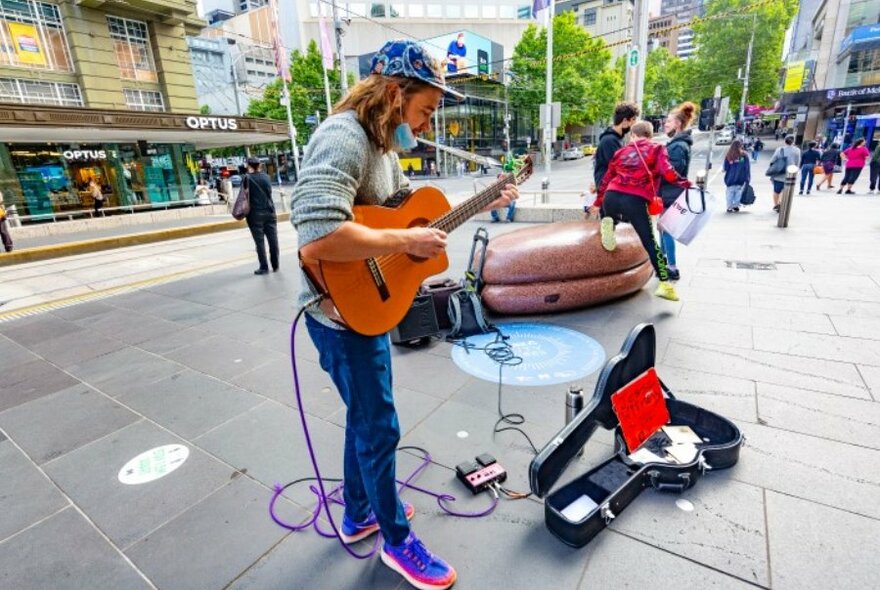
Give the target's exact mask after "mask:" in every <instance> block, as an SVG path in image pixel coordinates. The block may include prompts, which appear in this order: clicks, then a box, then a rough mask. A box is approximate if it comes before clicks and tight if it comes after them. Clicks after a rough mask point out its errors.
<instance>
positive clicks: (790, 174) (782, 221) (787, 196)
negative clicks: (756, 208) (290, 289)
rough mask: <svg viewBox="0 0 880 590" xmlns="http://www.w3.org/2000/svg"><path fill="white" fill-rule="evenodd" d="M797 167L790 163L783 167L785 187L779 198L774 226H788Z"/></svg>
mask: <svg viewBox="0 0 880 590" xmlns="http://www.w3.org/2000/svg"><path fill="white" fill-rule="evenodd" d="M797 173H798V167H797V166H795V165H793V164H792V165H791V166H789V167H788V168H786V169H785V188H784V189H782V195H781V196H780V198H779V217H778V219H777V221H776V227H788V218H789V216H790V215H791V206H792V203H794V183H795V180H796V179H797Z"/></svg>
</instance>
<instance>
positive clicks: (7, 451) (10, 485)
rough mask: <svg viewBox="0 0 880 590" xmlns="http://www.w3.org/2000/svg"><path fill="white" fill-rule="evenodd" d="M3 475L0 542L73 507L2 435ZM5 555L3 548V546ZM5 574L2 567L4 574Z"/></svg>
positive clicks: (0, 549)
mask: <svg viewBox="0 0 880 590" xmlns="http://www.w3.org/2000/svg"><path fill="white" fill-rule="evenodd" d="M0 473H3V477H0V541H2V540H3V539H5V538H6V537H8V536H10V535H12V534H15V533H17V532H18V531H20V530H22V529H23V528H25V527H27V526H30V525H32V524H33V523H35V522H37V521H38V520H40V519H43V518H46V517H47V516H49V515H50V514H53V513H55V512H58V511H59V510H61V509H62V508H64V507H65V506H67V505H68V504H69V502H68V501H67V500H66V499H65V498H64V496H63V495H62V494H61V492H59V491H58V489H57V488H55V486H54V485H52V482H51V481H49V480H48V479H46V476H45V475H43V474H42V473H40V471H39V470H38V469H37V468H36V467H35V466H34V464H33V463H31V461H29V460H28V458H27V457H25V456H24V455H23V454H22V453H21V451H19V450H18V449H17V448H15V445H13V444H12V443H11V442H10V441H9V440H7V439H6V437H4V436H3V435H2V433H0ZM2 554H3V544H2V543H0V555H2ZM0 561H2V557H0ZM3 571H4V570H3V568H2V567H0V572H3ZM0 581H2V574H0Z"/></svg>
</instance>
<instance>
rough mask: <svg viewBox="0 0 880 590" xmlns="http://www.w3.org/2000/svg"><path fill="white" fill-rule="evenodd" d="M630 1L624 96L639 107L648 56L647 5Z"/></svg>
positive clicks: (639, 1)
mask: <svg viewBox="0 0 880 590" xmlns="http://www.w3.org/2000/svg"><path fill="white" fill-rule="evenodd" d="M632 3H633V12H632V23H633V36H632V44H631V45H630V49H629V51H628V52H627V55H626V75H625V80H624V81H625V83H626V90H625V92H624V97H625V98H626V100H627V101H629V102H633V103H635V104H637V105H639V108H641V106H642V99H643V97H644V93H645V60H646V59H647V58H648V56H647V48H648V10H647V8H648V7H647V2H645V1H644V0H632Z"/></svg>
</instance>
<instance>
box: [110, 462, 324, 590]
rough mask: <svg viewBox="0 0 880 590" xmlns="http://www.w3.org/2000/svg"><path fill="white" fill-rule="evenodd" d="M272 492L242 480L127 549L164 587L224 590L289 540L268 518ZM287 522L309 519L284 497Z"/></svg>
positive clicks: (279, 505) (282, 513)
mask: <svg viewBox="0 0 880 590" xmlns="http://www.w3.org/2000/svg"><path fill="white" fill-rule="evenodd" d="M271 497H272V491H271V490H269V489H266V488H265V487H263V486H260V485H259V484H257V483H254V482H253V481H252V480H250V479H249V478H247V477H239V478H237V479H236V480H234V481H232V482H230V483H229V484H228V485H226V486H225V487H224V488H222V489H220V490H218V491H217V492H215V493H214V494H212V495H210V496H208V497H207V498H205V499H204V500H202V501H201V502H199V503H198V504H196V505H195V506H193V507H191V508H190V509H189V510H187V511H186V512H184V513H183V514H181V515H179V516H178V517H177V518H175V519H174V520H172V521H171V522H169V523H168V524H166V525H164V526H163V527H162V528H160V529H158V530H156V531H154V532H152V533H150V535H148V536H147V537H145V538H144V539H142V540H141V541H139V542H138V543H137V544H135V545H133V546H131V547H130V548H129V549H128V550H126V554H127V555H128V556H129V557H130V558H131V560H132V561H133V562H134V563H135V564H136V565H137V566H138V567H139V568H140V569H141V570H142V571H143V572H144V573H146V574H147V576H148V577H149V578H150V580H151V581H152V582H153V583H154V584H156V586H158V587H159V588H174V589H175V590H188V589H192V590H204V589H206V588H225V587H226V586H227V584H229V583H230V582H231V581H232V580H234V579H235V578H236V577H238V575H239V574H240V573H241V572H242V571H244V570H245V569H247V568H248V567H249V566H250V565H251V564H253V563H255V562H256V561H257V560H259V559H260V558H261V557H262V556H263V555H264V554H265V553H267V552H269V550H270V549H272V547H274V546H275V545H276V544H277V543H278V542H279V541H280V540H281V539H282V538H283V537H284V536H285V535H287V534H288V531H287V530H286V529H283V528H281V527H280V526H278V525H277V524H275V522H273V521H272V519H271V518H269V515H268V514H267V507H268V505H269V501H270V499H271ZM276 509H277V512H276V514H278V515H279V517H280V518H283V519H284V520H285V521H291V522H296V521H298V520H301V519H304V518H306V517H308V513H307V512H306V511H305V510H303V509H302V508H296V507H295V506H293V505H292V504H290V503H289V502H287V501H286V500H284V499H283V498H281V499H279V501H278V502H276Z"/></svg>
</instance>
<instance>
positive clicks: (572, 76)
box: [510, 12, 622, 126]
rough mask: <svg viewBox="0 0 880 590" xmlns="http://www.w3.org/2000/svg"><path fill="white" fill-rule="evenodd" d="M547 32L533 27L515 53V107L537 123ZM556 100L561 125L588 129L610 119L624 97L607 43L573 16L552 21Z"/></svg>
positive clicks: (512, 90) (512, 92)
mask: <svg viewBox="0 0 880 590" xmlns="http://www.w3.org/2000/svg"><path fill="white" fill-rule="evenodd" d="M546 54H547V31H546V30H545V29H544V28H541V29H540V30H539V29H538V27H537V25H535V24H534V23H533V24H530V25H529V26H528V28H526V30H525V31H524V32H523V35H522V38H521V39H520V41H519V43H517V45H516V47H515V48H514V50H513V60H512V64H511V68H510V71H511V74H512V76H513V81H512V84H511V86H510V102H511V104H512V105H513V107H514V108H516V109H517V110H520V111H525V112H527V113H530V114H531V118H532V121H533V123H534V124H535V126H537V124H538V112H539V111H538V107H539V105H541V104H543V103H544V98H545V87H546V86H545V85H546V83H547V82H546V81H547V68H546V59H545V58H546ZM553 55H554V56H555V57H556V58H557V59H554V61H553V100H554V101H558V102H561V103H562V125H563V126H567V125H585V124H588V123H594V122H596V121H599V120H602V119H605V118H607V117H608V116H609V115H610V113H611V111H612V110H613V109H614V102H615V101H616V100H617V99H618V98H619V96H620V94H621V88H622V86H621V85H622V80H620V79H618V78H617V76H616V74H614V72H613V70H611V69H610V68H609V67H608V64H609V61H610V59H611V53H610V52H609V51H608V49H606V48H605V42H604V41H602V40H601V39H595V38H593V37H591V36H590V34H589V33H587V32H586V31H585V30H584V29H583V28H582V27H580V26H578V24H577V22H576V20H575V13H574V12H566V13H563V14H560V15H558V16H556V17H554V18H553Z"/></svg>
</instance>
